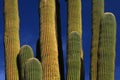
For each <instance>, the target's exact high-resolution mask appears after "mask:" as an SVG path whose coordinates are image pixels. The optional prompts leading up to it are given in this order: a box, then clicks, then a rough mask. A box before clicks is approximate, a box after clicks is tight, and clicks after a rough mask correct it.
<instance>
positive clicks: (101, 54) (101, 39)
mask: <svg viewBox="0 0 120 80" xmlns="http://www.w3.org/2000/svg"><path fill="white" fill-rule="evenodd" d="M115 44H116V21H115V16H114V15H113V14H112V13H109V12H107V13H104V0H92V47H91V64H90V65H91V71H90V80H114V68H115Z"/></svg>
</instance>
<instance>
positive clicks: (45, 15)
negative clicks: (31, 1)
mask: <svg viewBox="0 0 120 80" xmlns="http://www.w3.org/2000/svg"><path fill="white" fill-rule="evenodd" d="M55 15H56V8H55V0H40V48H41V63H42V67H43V80H60V74H59V73H60V72H59V64H58V46H57V38H56V28H55V26H56V21H55V20H56V19H55Z"/></svg>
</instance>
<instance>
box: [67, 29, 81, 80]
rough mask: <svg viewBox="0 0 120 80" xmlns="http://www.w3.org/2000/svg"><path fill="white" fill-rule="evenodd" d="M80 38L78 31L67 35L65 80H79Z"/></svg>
mask: <svg viewBox="0 0 120 80" xmlns="http://www.w3.org/2000/svg"><path fill="white" fill-rule="evenodd" d="M80 41H81V39H80V35H79V33H78V32H76V31H73V32H71V33H70V34H69V36H68V46H67V80H80V72H81V71H80V70H81V58H80V53H81V42H80Z"/></svg>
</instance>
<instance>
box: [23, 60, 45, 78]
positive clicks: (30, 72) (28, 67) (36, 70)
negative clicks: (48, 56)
mask: <svg viewBox="0 0 120 80" xmlns="http://www.w3.org/2000/svg"><path fill="white" fill-rule="evenodd" d="M42 73H43V72H42V66H41V63H40V62H39V60H38V59H36V58H30V59H29V60H27V62H26V63H25V67H24V79H22V80H42Z"/></svg>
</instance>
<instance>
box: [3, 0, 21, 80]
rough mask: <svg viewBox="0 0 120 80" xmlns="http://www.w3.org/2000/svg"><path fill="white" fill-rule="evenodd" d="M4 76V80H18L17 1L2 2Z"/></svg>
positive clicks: (6, 0)
mask: <svg viewBox="0 0 120 80" xmlns="http://www.w3.org/2000/svg"><path fill="white" fill-rule="evenodd" d="M4 18H5V28H4V29H5V30H4V31H5V33H4V44H5V66H6V67H5V75H6V80H19V78H18V69H17V55H18V53H19V50H20V41H19V15H18V1H17V0H12V1H11V0H4Z"/></svg>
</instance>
